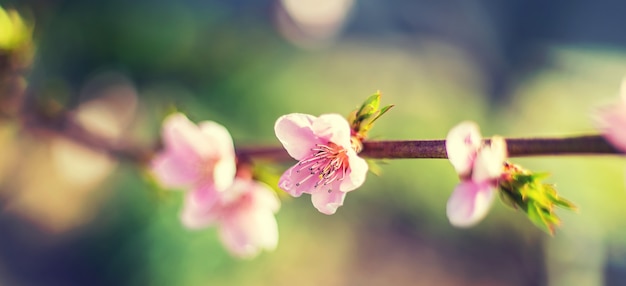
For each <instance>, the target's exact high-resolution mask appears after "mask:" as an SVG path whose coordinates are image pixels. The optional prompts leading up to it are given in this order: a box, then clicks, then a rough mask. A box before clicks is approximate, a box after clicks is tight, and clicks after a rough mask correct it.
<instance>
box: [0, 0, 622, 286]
mask: <svg viewBox="0 0 626 286" xmlns="http://www.w3.org/2000/svg"><path fill="white" fill-rule="evenodd" d="M0 5H2V7H4V8H10V7H12V8H16V9H18V10H19V11H20V12H21V13H22V15H23V16H24V18H26V19H27V20H28V21H30V22H31V23H32V22H34V25H35V29H34V36H33V37H34V40H35V47H36V50H35V56H34V58H32V62H31V63H32V65H30V64H29V66H30V68H28V69H26V70H27V73H26V77H25V78H21V79H19V80H14V81H12V83H13V84H11V85H10V87H11V88H10V89H9V88H7V87H6V86H5V87H4V89H3V92H4V94H3V95H0V98H2V97H4V98H3V100H2V101H0V102H1V103H2V105H4V106H3V108H4V109H6V110H9V111H11V110H13V111H15V99H14V98H11V97H10V95H11V93H10V92H8V91H7V90H11V91H13V92H16V93H19V92H17V91H21V90H24V89H25V88H26V87H27V88H26V93H25V94H24V97H23V98H20V99H18V101H20V102H23V107H24V108H23V110H25V111H30V110H36V111H37V112H39V113H40V114H37V115H33V114H30V113H28V112H26V113H25V114H24V118H22V119H18V120H16V119H14V118H11V117H10V116H9V117H6V118H5V117H4V116H3V117H2V119H1V120H0V146H1V149H0V150H1V151H0V285H164V286H165V285H624V284H626V207H624V206H626V189H625V186H624V182H625V177H624V176H625V172H624V170H625V168H626V161H625V160H623V158H620V157H615V156H598V157H556V158H551V157H542V158H525V159H514V160H513V162H515V163H519V164H521V165H523V166H525V167H527V168H529V169H531V170H535V171H548V172H550V173H551V174H552V177H551V178H550V179H549V180H548V181H549V182H554V183H557V187H558V189H559V191H560V192H561V194H562V195H563V196H565V197H566V198H569V199H571V200H572V201H574V202H575V203H577V205H578V206H579V208H580V211H579V212H578V213H568V212H565V211H561V212H559V215H560V216H561V218H562V219H563V225H562V227H561V228H559V230H558V231H557V233H556V235H555V236H554V237H550V236H548V235H546V234H545V233H543V232H541V231H540V230H538V229H537V228H535V227H534V226H533V225H531V223H530V222H529V221H528V220H527V219H526V218H525V217H524V215H523V214H521V213H517V212H515V211H513V210H511V209H508V208H506V207H505V206H504V205H503V204H502V203H500V202H496V203H495V206H494V208H493V209H492V211H491V212H490V214H489V215H488V217H487V218H486V219H485V220H484V221H483V222H482V223H480V224H479V225H478V226H476V227H474V228H471V229H455V228H453V227H452V226H450V225H449V223H448V221H447V218H446V216H445V205H446V201H447V198H448V196H449V195H450V193H451V192H452V190H453V188H454V186H455V185H456V184H457V183H458V178H457V175H456V174H455V172H454V170H453V168H452V167H451V166H450V164H449V163H448V162H447V161H446V160H393V161H387V162H384V163H383V165H382V169H383V174H382V175H381V176H375V175H373V174H369V175H368V180H367V182H366V183H365V185H364V186H363V187H362V188H360V189H358V190H357V191H355V192H352V193H350V195H349V196H348V198H347V200H346V203H345V205H344V206H343V207H342V208H340V209H339V211H338V213H337V214H335V215H333V216H326V215H322V214H320V213H318V212H317V211H316V210H315V208H313V207H312V206H311V203H310V200H309V199H308V197H303V198H300V199H285V200H284V203H283V206H282V209H281V211H280V212H279V213H278V216H277V220H278V223H279V231H280V242H279V246H278V248H277V249H276V250H275V251H274V252H271V253H262V254H261V255H260V256H258V257H257V258H256V259H253V260H238V259H235V258H232V257H231V256H230V255H229V254H228V253H227V252H226V251H225V249H224V248H223V247H222V245H221V244H220V242H219V240H218V238H217V235H216V231H215V230H214V229H206V230H202V231H189V230H186V229H184V228H183V227H182V226H181V224H180V222H179V220H178V211H179V209H180V207H181V201H182V194H181V193H180V192H171V191H169V190H162V189H159V188H158V186H156V185H155V184H153V183H151V181H150V179H149V178H148V177H147V176H146V173H145V170H142V169H139V168H137V167H136V166H135V165H134V164H132V163H129V162H128V161H127V160H119V159H118V157H115V156H110V154H105V153H103V152H100V151H98V149H97V148H96V149H94V148H89V147H86V146H85V144H80V143H81V142H77V141H76V140H73V139H72V138H73V137H72V136H59V134H58V132H59V130H61V131H63V132H66V131H67V132H70V131H71V130H72V129H71V128H69V129H68V128H67V127H66V126H63V124H58V122H56V121H55V120H54V118H56V117H55V116H56V115H58V114H59V113H60V110H69V111H70V112H69V115H70V116H71V117H72V118H74V119H75V120H76V122H77V124H78V125H80V126H81V127H82V128H83V129H86V130H89V131H90V132H92V133H94V134H98V135H99V137H100V138H101V139H103V140H106V142H108V143H110V144H113V145H115V146H123V145H124V144H130V143H132V144H134V145H138V146H151V144H153V143H155V142H156V141H157V140H158V138H159V134H158V132H159V128H160V127H159V124H160V121H161V119H162V118H163V116H164V115H165V114H167V112H168V111H171V109H172V108H173V107H176V108H177V109H178V110H181V111H183V112H185V113H186V114H188V116H189V117H190V119H192V120H194V121H200V120H214V121H217V122H219V123H221V124H223V125H225V126H227V127H228V128H229V130H230V132H231V133H232V135H233V137H234V140H235V144H236V145H246V146H250V145H257V144H258V145H264V146H265V145H277V144H278V142H277V140H276V139H275V137H274V132H273V126H274V121H275V119H276V118H278V117H279V116H280V115H283V114H286V113H291V112H303V113H310V114H316V115H317V114H321V113H330V112H333V113H341V114H346V115H347V114H348V113H349V112H350V111H351V110H352V109H354V108H355V107H357V105H359V104H360V103H361V102H362V100H364V99H365V98H366V97H367V96H369V95H371V94H373V93H374V92H375V91H376V90H381V91H382V93H383V104H395V105H396V107H395V108H394V109H393V110H392V111H391V112H389V113H388V114H387V115H385V116H384V117H383V118H382V119H380V120H379V121H378V122H377V125H376V127H375V128H374V130H373V131H372V132H371V137H372V138H373V139H435V138H437V139H439V138H444V137H445V136H446V134H447V131H448V130H449V129H450V128H451V127H453V126H454V125H456V124H457V123H458V122H460V121H462V120H474V121H476V122H478V123H479V125H480V126H481V127H482V132H483V134H484V135H485V136H490V135H493V134H499V135H503V136H516V137H520V136H565V135H576V134H586V133H594V132H595V131H594V129H593V124H592V120H591V118H592V116H591V114H592V111H593V110H594V108H597V107H599V106H602V105H603V104H607V103H611V102H614V101H617V100H618V90H619V85H620V81H621V79H622V77H623V76H624V75H625V74H626V53H625V52H626V49H625V48H626V33H624V32H623V31H622V30H623V28H622V27H624V26H626V18H625V17H623V11H625V10H626V3H623V2H619V1H595V2H591V1H580V0H572V1H567V2H561V1H553V2H545V1H537V0H532V1H522V0H512V1H493V0H482V1H461V0H448V1H426V0H419V1H410V0H397V1H383V0H256V1H252V0H232V1H215V0H204V1H197V0H184V1H171V0H170V1H167V0H158V1H148V0H136V1H122V0H111V1H77V0H67V1H62V0H20V1H7V0H0ZM2 33H3V31H1V30H0V34H2ZM8 76H9V77H11V76H12V75H8ZM14 79H15V78H14ZM16 90H17V91H16ZM7 98H9V99H12V100H8V99H7ZM12 104H13V105H12ZM18 105H20V104H18ZM11 108H13V109H11ZM7 113H8V114H11V112H7ZM64 128H65V129H64ZM70 133H71V132H70ZM78 137H80V136H78ZM82 143H85V142H82ZM96 143H97V142H96ZM287 166H288V164H285V165H282V166H276V171H277V172H278V173H280V172H281V171H282V170H284V168H286V167H287Z"/></svg>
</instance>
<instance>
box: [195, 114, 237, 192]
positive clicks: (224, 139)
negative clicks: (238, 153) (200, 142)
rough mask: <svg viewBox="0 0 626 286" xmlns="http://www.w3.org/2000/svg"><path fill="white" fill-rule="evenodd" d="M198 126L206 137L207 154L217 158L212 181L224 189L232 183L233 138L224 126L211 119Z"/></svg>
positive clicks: (233, 175) (233, 168) (233, 173)
mask: <svg viewBox="0 0 626 286" xmlns="http://www.w3.org/2000/svg"><path fill="white" fill-rule="evenodd" d="M199 127H200V131H201V132H202V133H204V134H205V137H206V138H207V141H206V142H205V144H206V146H209V147H210V148H211V151H210V155H209V156H212V157H213V158H218V159H217V162H216V163H215V166H214V167H213V182H214V183H215V186H216V188H217V189H218V190H224V189H226V188H227V187H229V186H230V185H231V184H232V183H233V178H234V177H235V172H236V166H235V147H234V146H233V139H232V137H231V136H230V133H229V132H228V130H227V129H226V128H225V127H224V126H222V125H220V124H218V123H215V122H213V121H203V122H201V123H200V124H199Z"/></svg>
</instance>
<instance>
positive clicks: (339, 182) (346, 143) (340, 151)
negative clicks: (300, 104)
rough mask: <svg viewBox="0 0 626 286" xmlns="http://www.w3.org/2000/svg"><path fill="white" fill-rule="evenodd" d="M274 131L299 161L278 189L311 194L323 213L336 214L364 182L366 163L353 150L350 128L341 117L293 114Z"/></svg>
mask: <svg viewBox="0 0 626 286" xmlns="http://www.w3.org/2000/svg"><path fill="white" fill-rule="evenodd" d="M274 131H275V132H276V137H278V140H280V142H281V143H282V144H283V146H284V147H285V149H286V150H287V152H288V153H289V155H290V156H291V157H293V158H294V159H296V160H298V161H299V162H298V163H297V164H296V165H294V166H293V167H291V168H289V169H288V170H287V171H285V173H284V174H283V175H282V176H281V178H280V181H279V187H280V188H281V189H283V190H285V191H286V192H287V193H289V194H290V195H292V196H294V197H299V196H300V195H302V194H303V193H308V194H311V200H312V201H313V205H314V206H315V207H316V208H317V209H318V210H319V211H320V212H322V213H324V214H334V213H335V212H336V211H337V208H338V207H340V206H342V205H343V201H344V199H345V197H346V193H347V192H349V191H352V190H354V189H356V188H358V187H359V186H361V185H362V184H363V182H364V181H365V176H366V174H367V170H368V166H367V163H366V162H365V160H364V159H362V158H360V157H359V156H357V153H356V151H355V150H354V149H353V147H352V143H351V130H350V125H349V124H348V121H346V119H344V118H343V117H342V116H341V115H338V114H324V115H321V116H319V117H315V116H312V115H308V114H300V113H292V114H288V115H284V116H282V117H280V118H278V120H277V121H276V124H275V126H274Z"/></svg>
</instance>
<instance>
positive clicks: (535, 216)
mask: <svg viewBox="0 0 626 286" xmlns="http://www.w3.org/2000/svg"><path fill="white" fill-rule="evenodd" d="M547 176H548V175H547V174H546V173H536V174H533V173H530V172H528V171H525V170H521V169H517V168H516V170H515V171H514V173H512V174H510V179H509V180H503V181H502V182H501V183H500V190H501V192H500V195H501V196H500V197H501V198H502V201H503V202H504V203H505V204H506V205H508V206H510V207H513V208H515V209H521V210H522V211H524V212H525V213H526V215H527V216H528V219H530V221H531V222H532V223H534V224H535V225H536V226H537V227H539V228H540V229H542V230H543V231H545V232H547V233H549V234H550V235H554V230H555V227H556V226H558V225H560V223H561V220H560V219H559V217H558V216H557V215H556V213H555V207H561V208H565V209H568V210H576V206H575V205H574V204H573V203H572V202H570V201H568V200H566V199H564V198H562V197H560V196H559V195H558V194H557V192H556V189H555V188H554V185H551V184H544V183H543V182H542V180H543V179H545V178H547Z"/></svg>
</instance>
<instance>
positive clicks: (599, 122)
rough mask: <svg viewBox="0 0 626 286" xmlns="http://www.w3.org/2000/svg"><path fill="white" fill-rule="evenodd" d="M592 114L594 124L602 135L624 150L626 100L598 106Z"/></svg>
mask: <svg viewBox="0 0 626 286" xmlns="http://www.w3.org/2000/svg"><path fill="white" fill-rule="evenodd" d="M594 115H595V116H594V118H595V122H596V126H597V128H598V129H599V130H600V132H602V134H603V135H604V137H605V138H606V139H607V140H608V141H609V142H610V143H611V144H613V145H614V146H615V147H616V148H618V149H620V150H622V151H624V152H626V102H619V103H617V104H614V105H611V106H606V107H602V108H599V109H598V110H597V111H596V112H595V114H594Z"/></svg>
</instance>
